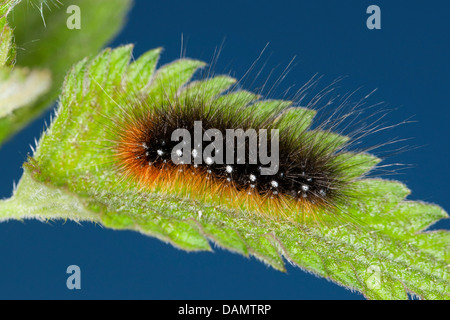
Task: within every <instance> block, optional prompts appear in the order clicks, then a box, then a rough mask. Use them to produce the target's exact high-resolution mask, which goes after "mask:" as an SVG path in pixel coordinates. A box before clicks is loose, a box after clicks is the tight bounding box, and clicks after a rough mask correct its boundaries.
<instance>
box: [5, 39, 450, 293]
mask: <svg viewBox="0 0 450 320" xmlns="http://www.w3.org/2000/svg"><path fill="white" fill-rule="evenodd" d="M159 52H160V51H159V50H157V51H150V52H149V53H148V54H146V55H144V56H143V57H144V58H142V59H143V60H140V59H138V60H137V61H136V62H131V63H130V55H131V47H130V46H124V47H120V48H118V49H115V50H105V51H104V52H102V53H101V54H99V55H98V56H97V57H95V58H93V59H85V60H83V61H81V62H80V63H78V64H77V65H75V66H74V67H73V68H72V70H71V71H70V73H69V74H68V75H67V77H66V80H65V84H64V88H63V91H62V94H61V97H60V103H59V106H58V111H57V117H56V118H55V120H54V121H53V123H52V125H51V126H50V127H49V129H48V130H47V132H46V133H45V134H44V135H43V136H42V137H41V140H40V142H39V145H38V148H37V150H36V152H35V154H34V155H33V157H32V158H30V159H29V160H28V162H27V163H26V164H25V165H24V170H25V173H24V176H23V178H22V180H21V181H20V183H19V185H18V187H17V190H16V191H15V192H14V195H13V197H12V198H11V199H8V200H4V201H2V202H0V219H23V218H31V217H35V218H38V219H57V218H62V219H71V220H77V221H78V220H88V221H94V222H96V223H100V224H102V225H104V226H105V227H109V228H113V229H128V230H135V231H138V232H141V233H144V234H147V235H149V236H153V237H156V238H158V239H160V240H162V241H165V242H168V243H171V244H172V245H174V246H176V247H177V248H181V249H184V250H188V251H195V250H207V251H210V250H211V246H210V242H213V243H214V244H215V245H218V246H220V247H223V248H226V249H228V250H231V251H233V252H237V253H240V254H242V255H244V256H253V257H256V258H257V259H259V260H261V261H262V262H264V263H266V264H268V265H270V266H272V267H274V268H275V269H277V270H281V271H284V270H285V267H284V261H288V262H290V263H292V264H294V265H297V266H299V267H300V268H302V269H304V270H306V271H308V272H311V273H314V274H316V275H318V276H320V277H325V278H327V279H329V280H331V281H333V282H335V283H337V284H339V285H342V286H344V287H346V288H349V289H352V290H356V291H358V292H361V293H363V294H364V295H365V296H366V297H367V298H370V299H407V298H408V294H413V295H416V296H419V297H421V298H423V299H450V287H449V285H450V274H449V273H450V270H449V259H450V255H449V248H450V242H449V240H450V236H449V234H450V233H449V232H448V231H434V232H423V230H424V228H426V227H427V226H429V225H430V224H432V223H434V222H436V221H437V220H438V219H442V218H446V217H447V214H446V213H445V212H444V211H443V210H442V209H440V208H439V207H437V206H435V205H430V204H426V203H422V202H413V201H408V200H405V197H406V196H407V195H408V194H409V190H408V189H407V188H406V186H404V185H403V184H401V183H399V182H396V181H388V180H382V179H363V178H359V179H356V181H355V182H354V188H353V189H354V190H355V195H357V196H355V198H354V200H351V201H349V202H348V203H345V205H342V207H340V208H339V210H340V212H338V213H336V217H335V216H332V215H330V214H328V216H327V215H326V213H325V212H324V214H325V216H324V219H323V221H322V222H323V223H311V221H309V220H306V221H305V223H294V222H292V221H287V220H284V219H278V220H275V219H269V218H267V217H263V216H260V215H257V214H254V213H253V212H249V211H245V210H243V209H241V208H233V207H229V206H224V205H220V204H218V203H216V202H215V200H214V199H215V198H214V195H211V196H210V197H205V199H206V200H204V201H200V200H193V199H191V198H190V197H189V196H183V195H180V193H177V192H175V191H173V192H172V191H167V192H162V191H158V190H155V191H154V192H149V191H145V190H142V189H141V188H140V187H139V186H138V185H137V184H136V183H135V182H132V181H128V180H126V179H125V180H124V179H121V177H120V176H119V175H118V173H117V171H116V170H115V168H114V166H113V165H112V164H111V161H110V156H111V150H109V149H108V148H105V147H103V142H104V139H107V133H105V130H104V128H105V126H108V125H113V123H112V122H111V121H113V120H112V118H113V116H114V115H115V114H116V112H117V108H119V107H120V108H132V107H133V106H132V105H129V104H128V105H127V104H119V105H118V104H116V102H117V101H122V99H123V95H124V94H126V95H135V94H138V93H139V92H142V90H144V89H143V88H146V89H145V90H146V92H149V93H150V94H151V95H153V96H154V98H155V99H169V100H170V99H172V98H174V97H175V96H176V95H177V94H180V93H183V94H190V93H189V90H193V92H192V94H194V93H195V95H202V94H205V95H206V97H207V98H208V99H217V100H220V99H221V100H222V103H223V100H227V99H231V100H229V101H233V99H237V98H236V97H238V100H239V101H241V104H240V106H239V108H240V109H242V108H243V107H245V106H247V107H248V108H252V110H253V111H254V112H261V114H266V113H267V112H273V110H278V109H277V107H278V106H279V105H280V102H276V103H273V101H264V100H263V101H259V102H255V101H254V100H256V99H259V97H256V96H253V97H251V95H250V94H248V93H246V92H245V91H237V92H236V93H234V94H233V93H227V94H225V95H222V96H221V95H219V94H220V92H223V91H224V90H226V89H227V88H228V85H229V84H231V82H232V81H229V80H228V78H226V77H222V78H221V77H216V78H212V79H210V80H205V81H202V82H191V84H189V80H190V79H191V77H192V75H193V74H194V72H195V70H197V69H198V68H200V67H201V66H202V65H203V63H201V62H199V61H195V60H190V59H182V60H177V61H175V62H173V63H171V64H169V65H166V66H163V67H162V68H160V69H158V70H157V71H155V72H153V70H154V66H155V63H156V61H157V59H158V57H157V55H158V54H159ZM143 61H147V62H149V63H148V70H147V69H145V63H144V62H143ZM138 70H140V71H138ZM139 74H145V77H142V76H138V75H139ZM225 79H226V81H224V80H225ZM207 84H209V85H210V86H207ZM123 88H127V89H128V91H126V92H125V93H124V92H123ZM205 88H207V90H206V89H205ZM257 103H258V105H259V108H253V106H254V105H255V104H257ZM286 103H289V104H290V102H286ZM218 104H219V103H218ZM258 110H259V111H258ZM288 110H289V112H288V113H283V114H281V115H280V116H279V118H278V119H279V121H280V126H285V128H288V127H290V126H293V125H295V124H299V125H300V126H305V128H306V127H307V126H309V122H310V121H309V120H308V121H304V120H302V119H303V117H302V116H300V113H302V114H303V115H311V116H310V118H311V119H312V117H313V112H309V111H308V110H306V109H301V108H296V109H288ZM308 117H309V116H308ZM283 119H284V120H283ZM300 120H301V121H300ZM281 121H282V122H281ZM299 121H300V122H299ZM305 128H302V130H305ZM322 137H323V136H322ZM332 137H333V139H337V140H339V141H343V142H345V140H346V138H345V137H343V138H342V139H341V138H339V137H338V136H332ZM350 160H351V161H350ZM339 161H342V162H343V164H345V165H347V166H348V168H347V169H348V170H349V171H351V172H352V174H354V175H355V177H359V176H360V175H362V174H364V173H365V172H367V171H368V170H370V169H371V168H372V166H373V165H375V164H376V163H377V162H378V161H379V160H378V159H377V158H375V157H373V156H371V155H366V154H360V155H359V156H358V157H352V156H351V154H345V153H343V154H342V158H340V159H339ZM348 217H352V220H350V219H347V218H348ZM336 218H338V219H336ZM355 220H356V221H358V223H352V222H354V221H355Z"/></svg>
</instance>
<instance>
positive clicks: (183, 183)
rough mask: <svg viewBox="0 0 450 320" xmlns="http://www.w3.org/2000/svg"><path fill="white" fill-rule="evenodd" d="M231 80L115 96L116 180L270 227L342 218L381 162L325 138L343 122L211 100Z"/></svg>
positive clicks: (235, 99)
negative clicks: (257, 218) (237, 212)
mask: <svg viewBox="0 0 450 320" xmlns="http://www.w3.org/2000/svg"><path fill="white" fill-rule="evenodd" d="M162 69H164V68H162ZM157 78H158V77H156V79H157ZM229 80H230V78H228V77H226V76H216V77H213V76H211V74H208V75H206V76H205V77H204V79H203V80H202V81H194V82H191V83H189V84H186V85H184V86H182V87H181V89H180V88H178V87H177V86H174V87H177V90H176V91H174V90H172V91H171V89H170V86H169V89H167V88H164V87H163V84H161V83H157V82H158V80H154V81H153V83H151V84H150V85H149V88H148V90H147V92H146V91H145V90H142V91H141V92H140V93H139V94H138V95H132V94H131V95H130V94H126V93H122V94H119V96H120V95H121V96H123V97H124V98H123V99H122V100H120V101H116V103H117V105H118V106H121V107H119V108H118V113H117V115H116V117H115V118H114V120H113V121H112V123H113V124H114V125H112V126H109V138H108V141H110V142H111V143H110V145H109V148H111V150H113V156H112V157H113V162H114V164H115V167H116V169H117V171H118V173H119V175H120V176H121V177H123V178H125V179H128V180H131V181H134V182H136V183H137V184H138V185H139V186H140V187H141V188H142V189H144V190H147V191H149V192H162V193H164V192H170V193H175V194H178V195H179V196H180V197H183V198H186V197H187V198H191V199H194V200H195V199H201V200H205V199H206V198H208V199H210V200H211V199H213V200H214V201H213V202H215V203H217V204H219V205H226V206H231V207H232V208H240V209H241V210H242V211H245V212H251V213H256V214H261V215H263V216H265V217H269V218H275V219H280V218H282V219H288V220H291V221H296V222H305V221H307V220H311V219H312V220H313V221H318V220H323V218H324V215H326V216H328V217H330V216H337V215H336V213H338V212H340V213H342V212H345V210H344V209H343V208H344V207H345V206H346V204H347V203H348V202H351V201H352V200H353V199H354V198H355V197H358V196H361V195H358V192H357V190H355V188H354V182H355V181H357V180H358V179H361V178H363V177H364V176H365V175H366V174H367V172H368V170H366V169H368V168H370V167H372V166H373V165H374V164H375V163H377V162H378V161H379V160H378V159H376V158H374V157H372V156H370V155H368V154H366V150H362V151H361V150H360V151H353V152H349V150H350V149H351V145H352V141H351V140H350V139H349V138H348V137H344V136H342V135H339V134H336V133H335V132H333V130H332V129H333V128H336V127H337V125H338V124H339V123H341V122H343V120H342V119H345V118H347V117H348V116H349V114H345V115H343V116H341V117H338V116H337V112H336V111H335V112H334V113H333V115H334V117H335V118H336V119H330V118H329V119H325V120H323V122H322V123H319V124H318V125H316V126H315V128H314V129H311V120H312V117H313V116H314V114H315V111H312V110H310V109H307V108H303V107H301V106H299V105H296V104H294V105H292V103H291V102H289V101H285V100H264V99H263V98H261V96H262V95H260V94H258V95H255V94H249V92H247V91H243V90H238V89H236V85H231V86H230V85H228V86H225V87H227V88H226V89H225V90H219V91H218V92H216V91H215V86H217V82H220V81H222V82H225V83H227V81H229ZM152 86H153V87H162V88H163V90H160V91H157V92H154V91H152V90H151V88H152ZM221 91H226V94H223V92H221ZM123 106H125V107H123ZM180 130H181V131H182V132H183V133H184V134H182V135H178V136H176V137H175V138H174V133H176V132H177V131H180ZM364 130H365V131H366V133H367V131H368V130H367V128H365V129H364ZM354 136H355V135H354ZM186 137H188V139H185V138H186ZM181 138H183V139H181ZM193 138H197V139H193ZM185 140H188V141H185ZM192 140H194V141H192ZM274 144H276V150H272V148H273V147H274ZM218 146H219V147H218ZM252 146H253V147H252ZM367 150H368V149H367ZM261 153H262V154H263V155H264V156H265V159H262V158H264V157H261ZM274 162H276V163H274ZM268 166H270V168H269V167H268ZM358 168H360V169H361V168H363V170H362V171H361V170H358ZM355 169H356V170H355ZM270 170H272V172H270V173H266V171H270Z"/></svg>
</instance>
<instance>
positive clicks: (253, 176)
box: [249, 174, 256, 182]
mask: <svg viewBox="0 0 450 320" xmlns="http://www.w3.org/2000/svg"><path fill="white" fill-rule="evenodd" d="M249 178H250V181H252V182H254V181H256V176H255V175H254V174H251V175H250V176H249Z"/></svg>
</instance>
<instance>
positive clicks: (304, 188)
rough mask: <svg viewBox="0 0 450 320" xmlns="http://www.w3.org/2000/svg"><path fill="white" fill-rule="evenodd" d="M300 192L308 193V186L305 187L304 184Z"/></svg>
mask: <svg viewBox="0 0 450 320" xmlns="http://www.w3.org/2000/svg"><path fill="white" fill-rule="evenodd" d="M302 190H303V191H305V192H306V191H308V190H309V186H307V185H306V184H304V185H302Z"/></svg>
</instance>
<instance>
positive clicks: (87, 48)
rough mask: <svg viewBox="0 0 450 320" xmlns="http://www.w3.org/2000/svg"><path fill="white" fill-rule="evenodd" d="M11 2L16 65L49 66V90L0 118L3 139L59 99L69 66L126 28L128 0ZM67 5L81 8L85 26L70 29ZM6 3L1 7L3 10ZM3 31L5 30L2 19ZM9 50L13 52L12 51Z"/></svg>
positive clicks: (0, 139) (0, 47)
mask: <svg viewBox="0 0 450 320" xmlns="http://www.w3.org/2000/svg"><path fill="white" fill-rule="evenodd" d="M18 2H19V1H7V4H6V5H8V3H9V4H10V5H13V4H14V5H16V4H17V5H16V6H15V7H14V9H13V10H12V11H10V12H9V14H8V20H9V23H10V25H11V29H12V30H14V38H15V42H16V44H17V46H18V47H20V48H21V50H19V51H18V52H17V58H16V66H18V67H26V68H27V69H31V70H33V69H35V68H37V69H39V70H42V69H47V70H49V71H50V73H51V79H52V83H51V88H50V90H49V91H48V92H47V93H46V94H44V95H42V96H40V97H39V99H37V100H34V102H33V103H31V104H28V105H26V106H24V107H23V108H20V109H16V110H15V112H14V114H12V115H10V116H7V117H3V118H0V144H2V143H3V142H4V141H5V140H6V139H8V138H9V137H11V136H12V135H13V134H14V133H16V132H17V131H19V130H20V129H22V128H23V127H24V126H25V125H26V124H28V123H29V122H30V121H31V120H33V119H34V118H35V117H37V116H39V115H40V114H41V113H42V112H43V111H44V110H45V109H46V108H48V107H49V106H51V104H52V103H53V101H54V100H55V99H56V98H57V96H58V94H59V92H60V88H61V84H62V81H63V79H64V76H65V74H66V73H67V70H68V69H69V68H70V67H71V66H72V65H73V64H74V63H75V62H77V61H79V60H80V59H82V58H84V57H85V56H87V55H90V54H95V53H97V52H98V51H99V50H100V49H101V48H102V47H103V46H104V45H105V44H106V43H107V42H108V41H109V40H110V39H111V38H112V37H113V36H114V35H115V34H116V33H117V32H118V30H120V28H121V27H122V24H123V21H124V18H125V14H126V13H127V11H128V9H129V7H130V0H96V1H90V0H78V1H75V2H73V3H72V2H69V1H65V0H62V1H50V2H49V1H44V0H30V1H28V0H27V1H21V2H20V3H18ZM69 5H77V6H78V7H79V8H80V13H81V14H80V17H81V29H79V30H78V29H69V28H68V27H67V24H66V22H67V19H68V18H69V16H70V15H71V14H70V13H67V8H68V6H69ZM5 8H6V7H4V4H2V5H1V7H0V9H1V10H3V11H4V10H5ZM0 30H2V25H1V19H0ZM1 40H2V41H1V43H0V62H1V60H2V59H3V60H4V59H5V58H4V54H3V55H2V53H4V52H5V49H4V47H5V46H6V41H3V39H1ZM10 55H11V53H10Z"/></svg>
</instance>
